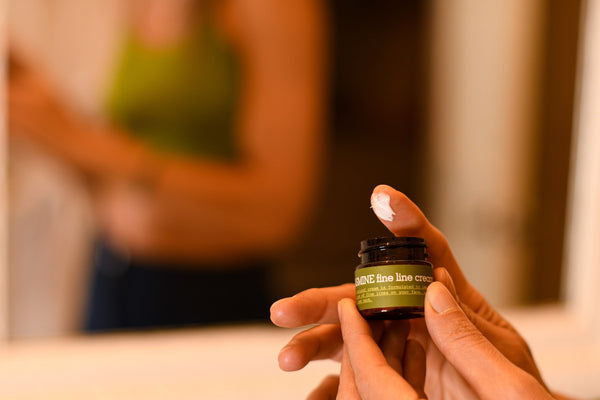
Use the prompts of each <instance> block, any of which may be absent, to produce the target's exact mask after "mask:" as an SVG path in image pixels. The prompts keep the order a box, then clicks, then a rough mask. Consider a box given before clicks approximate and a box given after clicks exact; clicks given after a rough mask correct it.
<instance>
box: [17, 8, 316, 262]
mask: <svg viewBox="0 0 600 400" xmlns="http://www.w3.org/2000/svg"><path fill="white" fill-rule="evenodd" d="M193 4H194V2H193V1H190V0H185V1H177V2H170V1H156V0H132V4H131V10H132V18H131V24H132V29H133V31H134V32H135V33H136V34H138V35H139V36H140V37H141V38H142V39H143V40H145V42H146V43H147V44H148V46H150V47H153V46H154V47H161V46H169V45H172V44H173V43H176V42H177V41H178V40H179V38H180V37H181V36H182V35H183V34H184V33H185V32H186V29H187V27H188V26H189V21H188V19H189V18H188V16H189V15H190V13H189V12H188V11H189V7H191V6H192V5H193ZM215 4H218V7H217V8H216V9H215V11H214V13H215V15H214V17H215V18H216V21H217V23H218V26H219V29H221V30H222V33H223V34H224V36H225V37H226V39H227V40H228V41H229V42H230V43H231V45H232V47H233V48H234V50H235V51H236V53H237V54H238V55H239V57H240V60H241V64H242V66H243V67H244V68H243V75H242V87H243V90H242V93H241V98H240V106H239V110H238V115H237V121H236V127H237V131H236V137H237V140H238V145H239V148H240V149H241V159H240V160H239V162H236V163H221V162H217V161H206V160H199V159H196V158H189V157H188V158H186V157H182V156H179V155H173V154H164V153H161V152H159V151H157V150H155V149H153V148H150V147H148V146H146V145H145V144H144V143H143V142H139V141H136V140H134V139H132V135H129V134H128V132H126V131H125V130H124V128H123V127H120V126H115V125H110V124H99V123H96V122H92V121H90V120H89V119H88V118H86V117H85V116H83V115H81V114H78V113H77V112H76V111H75V110H74V109H73V108H71V107H69V105H68V104H66V103H65V102H64V101H62V99H61V98H60V97H59V96H58V95H57V91H56V90H54V89H53V88H52V86H51V85H50V84H49V82H48V81H47V80H46V79H45V78H44V76H43V72H41V71H39V70H36V68H35V67H34V66H33V63H31V62H28V61H26V59H25V57H23V56H22V55H19V54H18V49H15V48H14V47H13V49H12V51H11V59H10V76H9V84H8V110H9V113H8V122H9V127H10V132H11V135H12V137H11V139H12V140H13V142H17V141H21V142H22V141H27V142H28V143H31V142H33V143H34V144H35V145H36V146H39V147H41V148H43V149H44V150H45V151H47V152H49V153H51V154H52V155H54V156H55V157H57V158H58V159H60V160H61V161H62V162H63V163H65V164H66V165H68V166H70V167H71V168H72V169H73V170H75V171H77V172H79V173H80V174H81V176H82V178H83V179H84V181H85V182H86V183H87V187H88V188H89V191H90V194H91V196H92V198H93V201H94V205H95V210H96V216H97V225H98V228H99V230H100V231H101V232H102V233H103V235H105V236H106V237H107V239H108V240H109V242H111V243H112V245H113V246H115V247H117V248H120V249H122V250H123V251H126V252H127V253H128V254H131V255H132V256H134V257H136V258H138V259H141V260H143V259H152V260H154V261H160V260H167V261H177V262H178V263H180V264H181V263H183V264H185V263H188V262H189V263H190V264H191V263H194V264H196V265H198V264H204V265H217V266H218V267H219V268H228V266H229V265H233V264H235V263H236V262H239V261H241V260H247V259H248V258H252V257H255V256H262V255H264V254H271V253H273V252H274V251H279V250H282V249H284V248H285V247H286V246H288V245H289V244H291V243H293V241H294V240H295V237H296V235H297V234H298V233H299V232H300V231H301V227H302V225H303V221H305V220H306V219H307V214H308V213H309V212H310V210H311V209H312V208H313V202H314V200H315V195H316V192H317V190H318V185H319V178H318V176H319V172H320V170H321V160H322V152H323V146H324V140H323V125H324V124H323V121H324V115H325V114H324V109H325V107H324V105H325V96H324V88H325V81H326V76H325V40H324V38H325V35H326V32H325V23H324V18H323V9H322V5H321V3H320V2H319V1H316V0H309V1H306V0H292V1H286V2H280V1H276V0H226V1H222V2H217V3H215ZM166 16H169V18H166ZM275 33H276V34H275Z"/></svg>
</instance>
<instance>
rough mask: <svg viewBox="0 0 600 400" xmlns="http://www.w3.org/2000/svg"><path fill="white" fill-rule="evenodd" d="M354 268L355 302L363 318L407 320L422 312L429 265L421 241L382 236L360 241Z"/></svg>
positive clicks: (431, 272)
mask: <svg viewBox="0 0 600 400" xmlns="http://www.w3.org/2000/svg"><path fill="white" fill-rule="evenodd" d="M358 256H359V257H360V260H361V263H360V265H358V266H357V267H356V269H355V270H354V282H355V285H356V305H357V307H358V310H359V311H360V313H361V315H362V316H363V317H364V318H366V319H389V320H391V319H410V318H419V317H423V315H424V307H423V305H424V300H425V291H426V290H427V286H429V284H430V283H431V282H433V266H432V265H431V263H430V262H428V261H427V256H428V254H427V245H426V244H425V240H424V239H422V238H417V237H382V238H373V239H367V240H363V241H362V242H361V243H360V252H359V253H358Z"/></svg>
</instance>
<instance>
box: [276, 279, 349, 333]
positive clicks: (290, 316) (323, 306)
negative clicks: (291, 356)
mask: <svg viewBox="0 0 600 400" xmlns="http://www.w3.org/2000/svg"><path fill="white" fill-rule="evenodd" d="M355 296H356V293H355V286H354V284H352V283H347V284H345V285H341V286H335V287H328V288H322V289H308V290H305V291H303V292H300V293H298V294H297V295H295V296H293V297H287V298H285V299H281V300H279V301H277V302H275V303H273V305H272V306H271V321H273V323H274V324H275V325H277V326H281V327H283V328H295V327H299V326H305V325H310V324H337V323H339V319H338V312H337V303H338V301H340V300H341V299H343V298H354V297H355Z"/></svg>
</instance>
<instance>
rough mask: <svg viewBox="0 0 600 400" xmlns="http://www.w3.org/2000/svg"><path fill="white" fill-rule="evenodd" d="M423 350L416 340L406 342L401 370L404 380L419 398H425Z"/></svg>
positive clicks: (424, 356) (424, 357)
mask: <svg viewBox="0 0 600 400" xmlns="http://www.w3.org/2000/svg"><path fill="white" fill-rule="evenodd" d="M425 360H426V355H425V349H423V347H422V346H421V345H420V344H419V342H417V341H416V340H408V341H407V342H406V345H405V348H404V358H403V360H402V369H403V371H404V379H406V381H407V382H408V383H409V384H410V386H412V387H413V388H414V389H415V391H416V392H417V395H418V396H419V398H425V390H424V388H425V363H426V361H425Z"/></svg>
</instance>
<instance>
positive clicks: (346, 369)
mask: <svg viewBox="0 0 600 400" xmlns="http://www.w3.org/2000/svg"><path fill="white" fill-rule="evenodd" d="M337 398H338V399H342V400H361V396H360V394H359V393H358V387H357V386H356V376H355V375H354V371H353V370H352V364H351V363H350V356H349V354H348V346H346V345H344V350H343V354H342V365H341V368H340V384H339V386H338V390H337Z"/></svg>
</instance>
